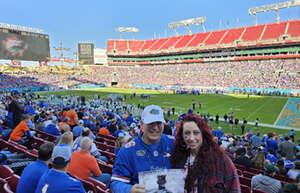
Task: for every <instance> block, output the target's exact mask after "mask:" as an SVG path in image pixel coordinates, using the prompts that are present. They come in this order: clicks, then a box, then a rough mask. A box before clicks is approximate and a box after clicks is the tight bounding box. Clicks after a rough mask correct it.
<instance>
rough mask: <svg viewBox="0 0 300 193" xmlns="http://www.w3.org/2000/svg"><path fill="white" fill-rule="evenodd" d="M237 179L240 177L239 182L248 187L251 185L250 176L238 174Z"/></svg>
mask: <svg viewBox="0 0 300 193" xmlns="http://www.w3.org/2000/svg"><path fill="white" fill-rule="evenodd" d="M239 179H240V183H241V184H244V185H246V186H248V187H251V178H246V177H244V176H239Z"/></svg>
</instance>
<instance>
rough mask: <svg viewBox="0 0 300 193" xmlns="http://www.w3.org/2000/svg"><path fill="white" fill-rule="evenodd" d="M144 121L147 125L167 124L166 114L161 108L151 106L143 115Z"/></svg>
mask: <svg viewBox="0 0 300 193" xmlns="http://www.w3.org/2000/svg"><path fill="white" fill-rule="evenodd" d="M142 120H143V122H144V123H145V124H150V123H153V122H163V123H165V119H164V113H163V111H162V109H161V108H160V106H157V105H149V106H147V107H146V108H145V109H144V111H143V113H142Z"/></svg>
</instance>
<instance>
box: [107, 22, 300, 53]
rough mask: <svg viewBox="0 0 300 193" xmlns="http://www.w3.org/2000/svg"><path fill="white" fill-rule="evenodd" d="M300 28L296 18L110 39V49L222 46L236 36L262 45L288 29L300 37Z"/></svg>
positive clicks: (141, 49) (155, 49)
mask: <svg viewBox="0 0 300 193" xmlns="http://www.w3.org/2000/svg"><path fill="white" fill-rule="evenodd" d="M299 29H300V20H293V21H284V22H281V23H270V24H262V25H257V26H248V27H241V28H234V29H225V30H221V31H212V32H206V33H196V34H191V35H182V36H176V37H168V38H160V39H154V40H108V43H107V51H108V52H112V51H113V50H114V49H116V50H117V51H120V52H122V51H126V50H128V49H129V50H131V51H132V52H144V51H150V52H151V51H159V50H162V51H163V50H168V49H170V48H175V49H178V48H188V47H197V46H198V45H199V44H203V46H206V45H209V46H210V45H216V46H219V45H218V44H219V43H220V45H221V46H222V44H232V43H234V42H235V41H236V40H240V42H239V46H243V43H247V42H253V41H256V44H257V45H260V44H263V43H264V40H272V41H274V43H276V41H277V40H278V39H279V38H280V37H281V36H282V35H284V34H285V33H286V34H287V35H290V37H299V36H300V30H299ZM260 38H261V39H260ZM257 41H258V42H257ZM260 41H262V42H260ZM246 45H247V44H246Z"/></svg>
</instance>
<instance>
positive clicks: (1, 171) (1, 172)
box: [0, 165, 14, 179]
mask: <svg viewBox="0 0 300 193" xmlns="http://www.w3.org/2000/svg"><path fill="white" fill-rule="evenodd" d="M12 175H14V171H13V170H12V169H10V168H9V167H8V166H6V165H0V178H3V179H7V178H9V177H11V176H12Z"/></svg>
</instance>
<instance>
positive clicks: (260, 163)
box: [252, 151, 266, 170]
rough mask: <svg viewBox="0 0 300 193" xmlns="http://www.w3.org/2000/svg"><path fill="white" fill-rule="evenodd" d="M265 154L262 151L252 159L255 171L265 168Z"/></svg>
mask: <svg viewBox="0 0 300 193" xmlns="http://www.w3.org/2000/svg"><path fill="white" fill-rule="evenodd" d="M265 156H266V155H265V153H264V152H263V151H260V152H258V153H257V154H256V155H255V157H254V158H253V159H252V162H253V165H254V167H255V168H256V169H260V170H262V169H264V166H265V160H266V158H265Z"/></svg>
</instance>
